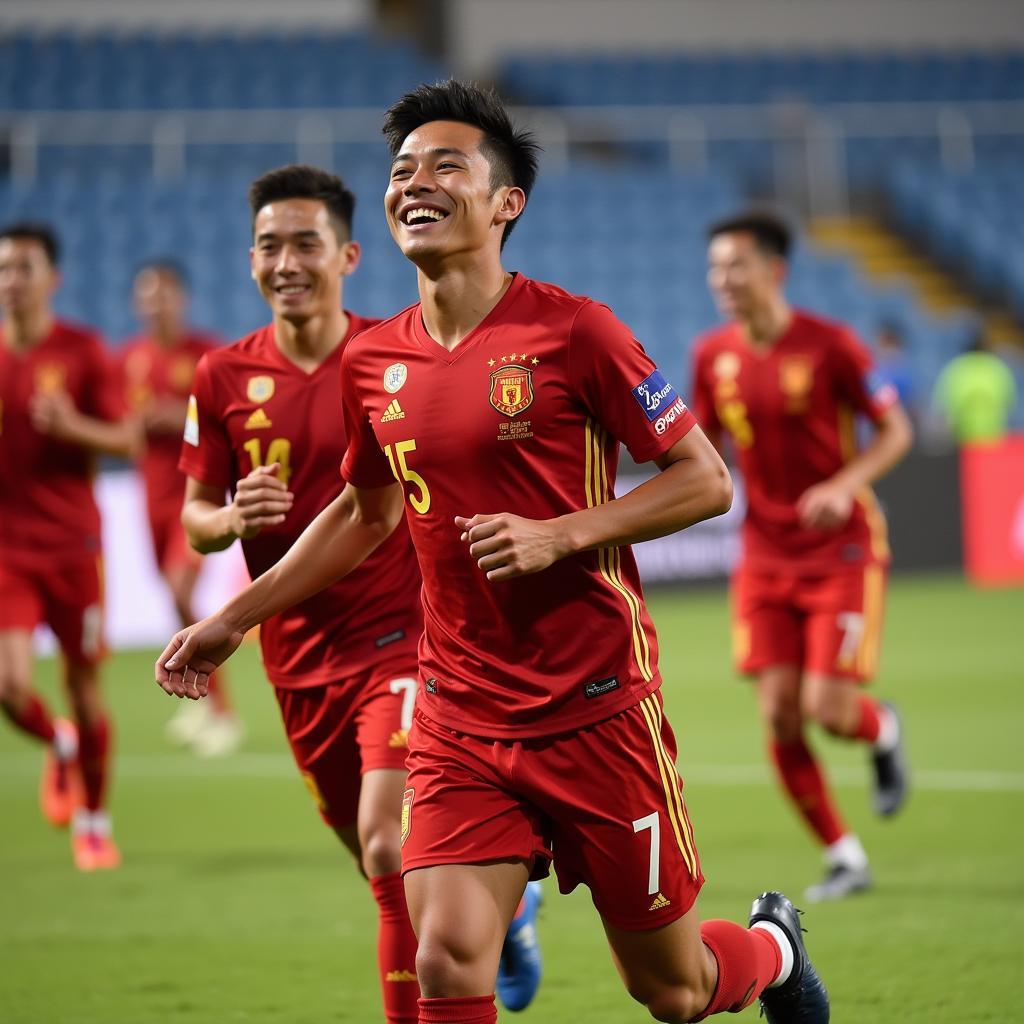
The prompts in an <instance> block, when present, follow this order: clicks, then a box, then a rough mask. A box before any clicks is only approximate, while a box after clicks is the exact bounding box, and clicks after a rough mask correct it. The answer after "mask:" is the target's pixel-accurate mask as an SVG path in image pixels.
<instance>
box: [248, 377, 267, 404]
mask: <svg viewBox="0 0 1024 1024" xmlns="http://www.w3.org/2000/svg"><path fill="white" fill-rule="evenodd" d="M245 395H246V397H247V398H248V399H249V401H250V402H259V403H262V402H269V401H270V399H271V398H273V397H274V378H273V377H268V376H266V374H261V375H260V376H259V377H250V378H249V383H248V384H247V385H246V388H245Z"/></svg>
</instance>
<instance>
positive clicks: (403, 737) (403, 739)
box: [388, 729, 409, 749]
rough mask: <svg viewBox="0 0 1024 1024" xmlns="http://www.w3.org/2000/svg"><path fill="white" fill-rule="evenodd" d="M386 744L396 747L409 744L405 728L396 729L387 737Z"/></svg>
mask: <svg viewBox="0 0 1024 1024" xmlns="http://www.w3.org/2000/svg"><path fill="white" fill-rule="evenodd" d="M388 746H389V747H393V748H395V749H398V748H399V747H407V746H409V734H408V733H407V732H406V731H405V729H396V730H395V731H394V732H393V733H392V734H391V735H390V736H389V737H388Z"/></svg>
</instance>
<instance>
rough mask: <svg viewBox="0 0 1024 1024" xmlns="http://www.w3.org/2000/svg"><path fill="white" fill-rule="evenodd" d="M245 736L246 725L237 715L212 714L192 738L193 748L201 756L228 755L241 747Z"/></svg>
mask: <svg viewBox="0 0 1024 1024" xmlns="http://www.w3.org/2000/svg"><path fill="white" fill-rule="evenodd" d="M244 737H245V726H244V725H242V722H241V719H239V717H238V716H237V715H235V714H215V715H210V717H209V719H208V720H207V722H206V724H205V725H204V726H203V728H202V729H201V730H200V732H199V734H198V735H197V736H196V737H195V738H194V739H193V740H192V749H193V750H194V751H195V753H196V754H197V755H198V756H199V757H227V756H228V755H229V754H233V753H234V752H235V751H236V750H237V749H238V748H239V746H240V745H241V743H242V739H243V738H244Z"/></svg>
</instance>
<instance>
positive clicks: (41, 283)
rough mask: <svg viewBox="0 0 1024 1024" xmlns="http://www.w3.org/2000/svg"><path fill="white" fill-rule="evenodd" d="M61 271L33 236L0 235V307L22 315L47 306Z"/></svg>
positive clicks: (37, 313)
mask: <svg viewBox="0 0 1024 1024" xmlns="http://www.w3.org/2000/svg"><path fill="white" fill-rule="evenodd" d="M59 283H60V274H59V272H58V270H57V268H56V267H55V266H53V264H52V263H50V258H49V256H47V255H46V249H45V248H43V244H42V243H41V242H39V241H37V240H36V239H34V238H0V310H2V311H3V313H4V314H5V315H7V316H11V317H15V318H17V319H21V318H23V317H32V316H39V315H41V314H42V313H44V312H45V311H46V310H48V309H49V308H50V301H51V299H52V297H53V293H54V292H55V291H56V290H57V285H58V284H59Z"/></svg>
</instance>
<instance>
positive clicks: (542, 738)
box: [157, 82, 828, 1024]
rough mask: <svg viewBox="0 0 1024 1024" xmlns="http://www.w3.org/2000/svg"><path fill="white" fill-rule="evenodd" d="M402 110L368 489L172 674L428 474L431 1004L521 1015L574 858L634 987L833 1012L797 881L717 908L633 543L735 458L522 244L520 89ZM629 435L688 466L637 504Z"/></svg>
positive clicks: (305, 576) (705, 494) (170, 671)
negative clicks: (543, 904) (408, 286)
mask: <svg viewBox="0 0 1024 1024" xmlns="http://www.w3.org/2000/svg"><path fill="white" fill-rule="evenodd" d="M385 133H386V135H387V138H388V141H389V144H390V146H391V150H392V154H393V163H392V171H391V182H390V186H389V188H388V191H387V194H386V197H385V210H386V213H387V218H388V223H389V225H390V227H391V231H392V234H393V236H394V237H395V240H396V242H397V243H398V245H399V246H400V248H401V249H402V251H403V253H404V254H405V255H406V256H407V257H408V258H409V259H410V260H411V261H412V262H413V263H414V264H415V265H416V267H417V272H418V280H419V290H420V302H419V303H418V304H417V305H416V306H413V307H412V308H410V309H409V310H406V311H405V312H404V313H401V314H399V315H398V316H397V317H394V318H392V319H391V320H389V321H386V322H384V323H383V324H380V325H378V326H377V327H373V328H370V329H369V330H367V331H364V332H363V333H362V334H361V335H360V336H359V337H358V338H357V339H355V341H354V342H353V344H352V345H351V346H350V347H349V348H348V350H347V351H346V353H345V356H344V359H343V369H344V373H343V377H342V381H343V385H342V386H343V392H344V399H345V423H346V430H347V432H348V434H349V448H348V451H347V453H346V456H345V460H344V463H343V469H342V473H343V475H344V477H345V478H346V480H347V486H346V487H345V490H344V491H343V492H342V494H341V495H340V497H339V498H337V499H336V500H335V501H334V502H333V503H332V504H331V505H330V506H328V508H327V509H326V510H325V511H324V512H323V513H322V514H321V516H320V517H319V518H318V519H317V520H316V521H315V522H314V523H313V524H312V525H311V527H310V528H309V529H308V530H307V531H306V532H305V533H304V535H303V536H302V537H301V538H300V539H299V540H298V541H297V542H296V544H295V545H294V547H293V548H292V549H291V550H290V551H289V553H288V554H287V555H286V556H285V557H284V558H283V559H282V560H281V561H280V562H279V563H278V564H277V565H276V566H275V567H274V568H273V569H271V570H270V571H269V572H268V573H266V574H265V575H264V576H263V577H262V578H261V579H259V580H257V581H256V582H255V583H254V584H253V585H252V586H251V587H249V588H247V590H245V591H243V593H242V594H240V595H239V596H238V597H237V598H236V599H234V600H233V601H232V602H230V603H229V604H228V605H226V606H225V607H224V608H223V609H222V610H221V611H220V612H218V613H217V614H216V615H214V616H212V617H210V618H209V619H206V620H204V621H203V622H202V623H199V624H197V625H196V626H195V627H193V628H192V629H191V630H188V631H182V632H181V633H179V634H178V635H177V636H175V637H174V638H173V639H172V641H171V642H170V644H168V647H167V649H166V650H165V651H164V653H163V654H162V655H161V657H160V658H159V660H158V662H157V678H158V681H159V682H160V683H161V685H162V686H163V687H164V688H165V689H166V690H167V691H168V692H171V693H175V694H177V695H179V696H188V697H193V698H194V697H198V696H201V695H202V694H203V693H204V692H205V688H206V678H207V673H208V672H209V671H211V670H212V669H213V668H214V667H215V665H216V664H219V663H220V662H222V661H223V660H224V659H225V658H226V657H228V656H229V655H230V653H231V652H232V651H233V650H234V649H235V648H236V647H237V645H238V644H239V643H240V642H241V638H242V636H243V634H244V632H245V630H246V629H247V628H248V627H249V626H250V625H252V624H253V623H255V622H257V621H260V620H262V619H263V618H265V617H266V616H267V615H269V614H273V613H274V612H276V611H278V610H279V609H280V608H283V607H287V606H288V605H290V604H292V603H294V602H295V601H297V600H301V599H303V598H304V597H305V596H306V595H307V594H309V593H312V592H315V591H316V590H317V589H318V588H320V587H322V586H324V585H326V584H328V583H329V582H330V581H331V580H334V579H336V578H338V577H339V576H343V575H344V574H346V573H348V572H351V571H353V569H354V568H355V567H356V566H357V565H358V564H359V563H360V562H361V561H362V559H363V558H365V557H366V555H367V553H368V552H369V551H371V550H373V549H374V548H375V547H376V546H377V545H379V544H381V543H382V542H384V540H385V538H386V537H388V536H389V534H390V533H391V531H392V530H393V529H394V528H395V525H396V524H397V522H398V520H399V518H400V515H401V507H402V504H403V497H404V498H405V499H407V502H408V509H407V516H408V521H409V525H410V529H411V532H412V536H413V543H414V545H415V547H416V552H417V556H418V558H419V560H420V565H421V568H422V570H423V577H424V584H423V586H424V593H423V600H424V611H425V632H424V637H423V639H422V641H421V644H420V663H421V668H422V673H421V676H422V685H421V689H420V693H419V695H418V700H417V711H416V714H415V721H414V725H413V729H412V731H411V733H410V755H409V779H408V785H407V788H406V792H405V800H404V808H403V818H402V826H403V829H402V831H403V840H404V847H403V870H404V871H405V880H406V893H407V897H408V900H409V906H410V910H411V912H412V915H413V919H414V921H415V922H416V926H417V932H418V935H419V953H418V956H417V969H418V974H419V979H420V985H421V987H422V989H423V995H424V997H423V998H422V999H421V1001H420V1016H419V1021H420V1022H421V1024H434V1022H442V1021H443V1022H449V1024H488V1022H494V1021H495V1020H496V1014H495V1007H494V996H493V991H494V980H495V972H496V969H497V966H498V960H499V956H500V952H501V947H502V941H503V938H504V934H505V928H506V927H507V925H508V922H509V920H510V919H511V917H512V914H513V912H514V910H515V908H516V905H517V903H518V901H519V899H520V896H521V895H522V893H523V888H524V886H525V885H526V882H527V879H528V878H530V877H531V875H532V876H538V875H542V874H545V873H546V872H547V869H548V865H549V863H550V862H551V860H552V858H553V859H554V863H555V867H556V871H557V873H558V877H559V885H560V888H561V889H562V890H563V891H569V890H571V889H573V888H574V887H575V886H576V885H577V884H579V883H580V882H584V883H586V884H587V885H588V886H589V887H590V889H591V891H592V895H593V899H594V902H595V904H596V906H597V908H598V911H599V912H600V914H601V916H602V919H603V924H604V927H605V930H606V932H607V934H608V937H609V942H610V943H611V946H612V951H613V956H614V959H615V961H616V964H617V966H618V968H619V970H620V973H621V974H622V976H623V979H624V981H625V983H626V985H627V987H628V989H629V991H630V992H631V993H632V994H633V995H634V997H635V998H637V999H638V1000H639V1001H640V1002H642V1003H643V1004H644V1005H645V1006H646V1007H647V1008H648V1010H649V1011H650V1012H651V1014H652V1015H653V1016H655V1017H657V1018H658V1019H659V1020H663V1021H690V1020H699V1019H702V1018H703V1017H705V1016H707V1015H709V1014H712V1013H718V1012H721V1011H725V1010H738V1009H740V1008H741V1007H743V1006H746V1005H748V1004H749V1003H750V1002H752V1001H753V1000H754V999H755V998H757V997H758V996H760V997H761V999H762V1003H763V1005H764V1007H765V1009H766V1012H767V1014H768V1019H769V1021H770V1022H771V1024H776V1022H779V1021H783V1020H795V1019H800V1020H802V1021H806V1022H819V1021H827V1019H828V998H827V995H826V993H825V990H824V986H823V985H822V983H821V981H820V979H819V978H818V976H817V973H816V972H815V970H814V968H813V967H812V966H811V964H810V962H809V960H808V958H807V955H806V951H805V948H804V945H803V941H802V938H801V935H800V927H799V923H798V920H797V916H796V912H795V911H794V910H793V908H792V904H790V903H789V901H788V900H786V899H785V897H783V896H781V894H778V893H771V894H765V895H764V896H762V897H761V898H759V899H758V900H757V901H755V904H754V908H753V910H752V913H751V923H752V927H751V928H749V929H745V928H742V927H740V926H738V925H735V924H732V923H730V922H727V921H710V922H706V923H704V924H703V925H702V924H701V922H700V920H699V917H698V913H697V908H696V905H695V904H696V900H697V894H698V891H699V889H700V886H701V883H702V881H703V878H702V875H701V868H700V862H699V860H698V857H697V853H696V849H695V846H694V841H693V834H692V829H691V827H690V822H689V818H688V816H687V812H686V807H685V805H684V802H683V798H682V791H681V782H680V779H679V777H678V775H677V774H676V771H675V767H674V763H673V761H674V756H675V740H674V737H673V735H672V731H671V729H670V728H669V726H668V724H667V722H665V720H664V717H663V714H662V702H661V698H660V695H659V693H658V688H659V685H660V682H661V679H660V676H659V674H658V669H657V643H656V638H655V635H654V630H653V627H652V625H651V622H650V618H649V616H648V615H647V612H646V610H645V608H644V604H643V600H642V596H641V592H640V586H639V581H638V579H637V574H636V566H635V563H634V561H633V558H632V554H631V552H630V550H629V548H628V544H630V543H631V542H634V541H638V540H641V539H646V538H650V537H655V536H660V535H662V534H665V533H669V532H671V531H673V530H677V529H680V528H682V527H684V526H687V525H689V524H690V523H693V522H696V521H698V520H701V519H704V518H707V517H708V516H712V515H717V514H720V513H722V512H723V511H725V509H726V508H728V506H729V502H730V498H731V486H730V482H729V476H728V473H727V471H726V469H725V467H724V465H723V464H722V462H721V459H720V458H719V457H718V455H717V454H716V452H715V450H714V448H713V447H712V446H711V444H710V443H709V442H708V441H707V439H706V438H705V437H704V435H703V434H702V433H701V431H700V430H699V429H698V428H696V427H695V426H694V420H693V417H692V416H691V415H690V413H689V412H688V411H687V409H686V407H685V406H684V405H683V402H682V400H681V399H680V398H679V396H678V395H677V393H676V392H675V390H674V388H673V387H672V386H671V385H670V384H669V383H667V382H666V381H665V380H664V378H663V377H662V376H661V374H660V373H659V371H658V370H657V368H656V367H655V366H654V364H653V363H652V362H651V361H650V359H649V358H648V357H647V355H646V353H644V351H643V349H642V348H641V347H640V345H639V344H638V343H637V342H636V341H635V340H634V339H633V338H632V337H631V335H630V333H629V331H628V330H627V329H626V328H625V327H624V326H623V325H622V324H621V323H619V322H618V321H617V320H616V319H615V317H614V316H612V314H611V313H610V312H609V311H608V310H607V309H606V308H605V307H603V306H600V305H598V304H596V303H594V302H592V301H590V300H588V299H583V298H578V297H575V296H571V295H569V294H567V293H566V292H564V291H562V290H561V289H559V288H556V287H555V286H553V285H547V284H541V283H538V282H534V281H530V280H527V279H525V278H523V277H521V276H517V275H514V274H509V273H506V271H505V270H504V269H503V267H502V263H501V254H500V251H501V245H502V242H503V239H504V238H505V237H506V236H507V235H508V233H509V231H511V230H512V227H513V226H514V222H515V220H516V218H517V217H518V216H519V215H520V214H521V213H522V211H523V209H524V206H525V204H526V198H527V195H528V193H529V191H530V188H531V187H532V184H533V180H534V177H535V173H536V147H535V145H534V144H533V142H532V140H531V139H530V137H529V136H528V135H526V134H525V133H521V132H519V131H517V130H516V129H515V128H514V127H513V126H512V124H511V123H510V121H509V119H508V115H507V113H506V112H505V111H504V109H503V108H502V107H501V105H500V103H499V102H498V100H497V99H496V98H495V97H494V96H492V95H490V94H487V93H484V92H481V91H480V90H478V89H476V88H474V87H472V86H467V85H465V84H463V83H459V82H446V83H442V84H440V85H435V86H421V87H420V88H419V89H417V90H416V91H415V92H413V93H411V94H409V95H407V96H405V97H403V99H401V100H400V101H399V102H398V103H397V104H395V106H393V107H392V108H391V110H390V111H389V112H388V115H387V118H386V121H385ZM620 440H621V441H624V442H625V443H626V444H627V445H628V446H629V447H630V450H631V452H632V454H633V455H634V457H637V458H641V459H653V460H654V461H655V462H656V463H657V465H658V467H659V468H660V469H661V470H662V472H661V473H660V474H658V475H657V476H656V477H655V478H654V479H653V480H651V481H649V482H647V483H645V484H644V485H643V486H641V487H639V488H637V489H636V490H634V491H632V492H631V493H630V494H629V495H627V496H625V497H623V498H620V499H617V500H612V494H613V482H614V475H615V467H616V462H617V457H618V446H619V441H620ZM392 474H393V476H392ZM393 478H397V479H398V480H399V481H400V482H401V484H402V487H401V488H396V487H395V486H394V485H393V484H391V483H389V480H391V479H393ZM552 847H553V849H554V853H552ZM797 1015H798V1016H797Z"/></svg>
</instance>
